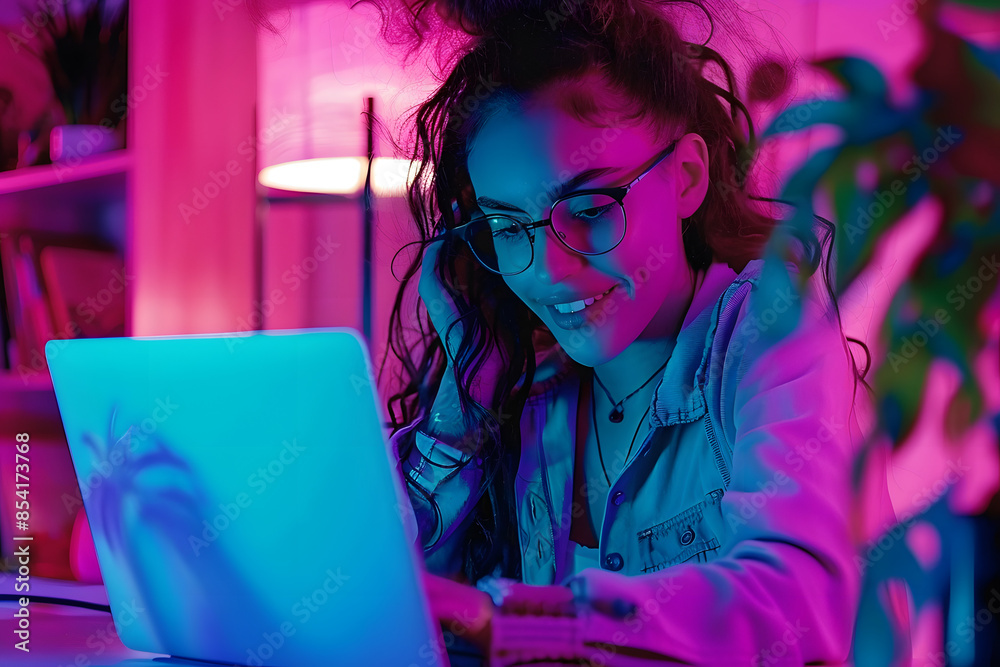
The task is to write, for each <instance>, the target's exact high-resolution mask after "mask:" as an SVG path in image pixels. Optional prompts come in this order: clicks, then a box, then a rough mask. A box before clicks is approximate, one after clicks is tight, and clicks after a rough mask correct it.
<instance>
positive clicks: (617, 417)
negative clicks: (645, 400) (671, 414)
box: [594, 353, 673, 424]
mask: <svg viewBox="0 0 1000 667" xmlns="http://www.w3.org/2000/svg"><path fill="white" fill-rule="evenodd" d="M670 356H673V353H671V355H670ZM669 362H670V357H667V360H666V361H664V362H663V365H662V366H660V368H659V369H658V370H657V371H656V372H655V373H653V374H652V375H651V376H650V378H649V379H648V380H646V381H645V382H643V383H642V387H639V389H636V390H635V391H633V392H632V393H631V394H629V395H628V396H626V397H625V398H623V399H622V400H620V401H618V402H617V403H615V399H613V398H611V392H610V391H608V388H607V387H605V386H604V383H603V382H601V378H599V377H597V371H594V378H595V379H596V380H597V384H599V385H601V389H603V390H604V393H605V394H606V395H607V397H608V401H610V402H611V405H613V406H614V407H613V408H611V412H610V413H608V419H610V420H611V421H612V422H614V423H615V424H618V423H620V422H621V420H623V419H625V408H624V406H623V404H624V403H625V401H627V400H628V399H630V398H632V397H633V396H635V395H636V394H637V393H638V392H639V391H640V390H641V389H642V388H643V387H645V386H646V385H647V384H649V383H650V382H652V381H653V378H655V377H656V376H657V375H659V374H660V373H662V372H663V369H664V368H666V367H667V364H668V363H669Z"/></svg>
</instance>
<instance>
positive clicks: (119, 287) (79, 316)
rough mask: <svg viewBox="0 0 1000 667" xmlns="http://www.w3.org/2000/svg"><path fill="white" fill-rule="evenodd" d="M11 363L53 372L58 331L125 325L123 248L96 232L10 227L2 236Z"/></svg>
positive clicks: (26, 371) (116, 331)
mask: <svg viewBox="0 0 1000 667" xmlns="http://www.w3.org/2000/svg"><path fill="white" fill-rule="evenodd" d="M0 265H2V271H0V273H2V275H3V295H2V296H3V297H4V301H5V303H4V311H5V312H6V314H7V317H8V323H9V332H8V333H9V338H10V342H9V343H8V344H7V352H8V353H7V355H6V357H7V359H6V361H7V367H8V368H9V369H10V370H11V371H12V372H14V373H17V374H19V375H20V376H21V377H22V379H24V380H26V381H27V380H28V379H29V378H30V377H31V376H35V375H38V374H40V373H47V372H48V364H47V362H46V360H45V343H46V342H47V341H49V340H52V339H66V338H80V337H84V338H92V337H101V336H121V335H124V333H125V288H126V282H127V279H126V276H125V270H124V261H123V259H122V257H121V255H120V254H119V253H118V252H117V251H116V250H114V249H113V248H111V247H109V246H108V245H107V244H106V243H104V242H102V241H101V240H100V239H98V238H95V237H91V236H81V235H68V234H55V233H48V232H37V231H24V230H18V231H12V232H7V233H6V234H5V235H3V237H2V238H0Z"/></svg>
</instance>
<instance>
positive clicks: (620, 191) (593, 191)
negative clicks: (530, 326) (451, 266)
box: [436, 139, 680, 276]
mask: <svg viewBox="0 0 1000 667" xmlns="http://www.w3.org/2000/svg"><path fill="white" fill-rule="evenodd" d="M678 141H680V139H674V140H673V141H672V142H670V145H669V146H667V147H666V148H665V149H664V150H663V151H661V152H660V153H659V154H658V155H657V156H655V157H654V158H653V163H652V164H651V165H649V166H648V167H647V168H646V169H644V170H643V171H642V173H641V174H639V175H638V176H636V177H635V178H633V179H632V180H631V181H630V182H628V183H626V184H625V185H619V186H617V187H611V188H587V189H584V190H576V191H574V192H569V193H567V194H564V195H562V196H561V197H558V198H557V199H556V200H555V201H553V202H552V203H551V204H549V215H548V217H547V218H544V219H541V220H535V221H532V222H522V221H521V220H518V219H517V218H515V217H513V216H510V215H507V214H505V213H494V214H492V215H488V216H485V215H484V216H482V217H476V218H475V219H473V220H470V221H469V222H467V223H465V224H462V225H459V226H458V227H454V228H452V229H448V230H445V232H444V233H443V234H441V235H440V236H438V237H436V239H444V238H446V237H448V236H449V235H454V236H457V237H458V238H460V239H462V240H463V241H465V242H466V243H468V244H469V248H470V249H471V250H472V254H473V255H475V257H476V260H477V261H478V262H479V263H480V264H481V265H482V266H483V268H485V269H486V270H487V271H491V272H493V273H496V274H498V275H501V276H516V275H518V274H519V273H524V272H525V271H527V270H528V269H530V268H531V265H532V264H534V263H535V235H534V234H533V233H531V231H532V230H534V229H538V228H541V227H546V226H549V227H551V226H552V209H554V208H555V207H556V205H557V204H559V203H560V202H562V201H565V200H567V199H571V198H573V197H578V196H580V195H607V196H609V197H611V198H612V199H614V200H615V201H616V202H618V206H620V207H621V210H622V226H623V228H622V236H621V238H620V239H618V241H616V242H615V244H614V245H613V246H611V247H610V248H608V249H607V250H602V251H601V252H582V251H580V250H577V249H576V248H572V247H570V246H569V245H568V244H567V243H566V242H565V241H563V239H562V238H561V237H560V236H559V234H555V237H556V240H557V241H559V243H561V244H562V245H563V246H564V247H565V248H566V249H567V250H570V251H571V252H574V253H576V254H578V255H584V256H587V257H594V256H597V255H604V254H606V253H609V252H611V251H612V250H614V249H615V248H617V247H618V246H619V245H621V242H622V241H624V240H625V234H626V232H627V231H628V214H627V213H626V211H625V195H627V194H628V193H629V191H631V190H632V188H633V187H634V186H635V185H636V184H638V183H639V181H641V180H642V179H643V178H644V177H645V176H646V175H647V174H648V173H649V172H651V171H653V169H655V168H656V167H657V165H659V164H660V163H661V162H663V161H664V160H666V159H667V158H668V157H670V155H672V154H673V152H674V150H675V149H676V148H677V142H678ZM484 218H505V219H507V220H510V221H511V222H513V223H515V224H516V225H518V226H519V227H522V228H523V229H524V231H525V232H527V233H528V239H529V244H530V246H531V259H530V260H529V261H528V265H527V266H525V267H524V268H523V269H521V270H520V271H514V272H513V273H504V272H502V271H497V270H496V269H492V268H490V267H489V266H486V263H485V262H484V261H483V260H481V259H480V258H479V255H478V254H477V253H476V251H475V247H474V246H473V245H472V243H469V240H468V239H467V238H466V237H467V235H468V234H467V233H468V229H469V226H470V225H472V224H474V223H477V222H481V221H482V220H483V219H484Z"/></svg>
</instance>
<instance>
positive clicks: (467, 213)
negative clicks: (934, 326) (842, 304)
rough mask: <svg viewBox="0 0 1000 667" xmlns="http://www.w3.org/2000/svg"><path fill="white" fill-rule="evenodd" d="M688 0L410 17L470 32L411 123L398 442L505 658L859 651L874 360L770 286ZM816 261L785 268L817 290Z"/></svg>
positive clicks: (742, 113)
mask: <svg viewBox="0 0 1000 667" xmlns="http://www.w3.org/2000/svg"><path fill="white" fill-rule="evenodd" d="M674 5H689V6H692V5H693V6H697V7H699V8H700V9H702V10H703V11H704V16H703V18H704V19H705V20H706V21H710V20H711V15H712V12H711V11H710V9H709V8H708V7H707V6H706V4H705V3H701V2H697V3H695V2H689V3H663V2H654V1H652V0H650V1H641V0H632V1H625V0H618V1H613V0H591V1H584V0H578V1H575V2H563V3H556V2H542V1H540V0H534V1H528V0H522V1H521V2H511V1H508V2H485V3H477V4H473V3H471V2H470V3H466V4H464V5H463V3H461V2H457V1H455V2H452V3H450V4H449V3H442V4H441V5H439V6H435V5H432V4H431V2H430V1H429V0H418V1H416V2H411V3H410V4H409V5H408V6H407V9H408V12H406V13H404V16H405V17H406V18H407V20H408V21H409V25H410V27H413V28H418V29H420V28H424V27H427V26H433V25H434V24H435V21H436V17H435V11H437V12H438V13H440V14H441V15H442V16H444V17H445V19H446V20H447V21H448V22H449V23H450V24H451V25H452V26H453V27H459V28H461V29H462V30H463V31H465V32H467V33H468V34H470V35H472V37H471V41H470V42H469V44H468V45H467V47H466V48H465V49H464V50H462V51H460V52H459V54H458V56H457V57H456V60H455V63H454V65H453V67H451V68H450V73H449V74H448V75H447V77H446V78H445V79H444V81H443V83H442V84H441V86H440V87H439V89H438V90H437V91H436V93H435V94H434V95H433V96H432V97H431V98H430V99H429V100H427V102H426V103H424V104H423V105H421V106H420V107H419V109H418V110H417V113H416V115H415V125H416V130H417V135H416V136H417V141H416V150H415V158H417V159H418V160H420V161H421V164H422V169H421V174H420V175H419V176H418V178H417V179H416V181H415V183H416V185H414V187H413V188H412V189H411V190H410V193H409V196H410V202H411V209H412V213H413V215H414V217H415V220H416V222H417V226H418V230H419V233H420V238H421V240H422V243H421V244H420V247H421V249H422V250H423V253H422V255H420V256H418V257H417V258H416V259H415V260H414V261H413V263H412V265H411V266H410V268H409V271H408V272H407V273H406V276H405V278H404V279H403V281H402V285H401V287H400V290H399V293H398V296H397V300H396V304H395V308H394V311H393V318H392V324H391V332H390V346H391V348H392V349H393V351H394V352H395V353H396V355H397V356H398V357H399V358H400V359H401V361H402V364H403V380H404V381H405V387H404V388H403V389H402V390H401V391H400V392H399V393H397V394H396V395H395V396H393V397H392V400H391V401H390V413H391V414H392V415H393V423H394V426H395V427H396V429H397V430H396V431H395V433H394V436H393V446H394V447H395V449H396V453H397V456H398V459H399V461H400V468H401V474H402V475H403V476H404V479H405V481H406V484H407V490H408V492H409V497H410V500H411V503H412V509H413V515H412V519H413V523H415V524H416V525H415V530H416V532H417V534H418V535H419V539H420V544H421V546H422V547H423V549H424V555H425V560H426V564H427V569H428V571H429V573H431V574H430V575H429V576H428V578H427V584H428V589H429V592H430V595H431V598H432V602H433V606H434V609H435V613H436V614H437V615H438V617H439V618H440V619H441V620H442V622H446V623H447V624H448V625H449V627H451V628H452V629H453V631H454V632H455V633H456V634H459V635H464V636H465V637H467V638H469V639H471V640H472V642H473V643H474V644H476V645H478V646H479V647H480V648H481V649H482V650H483V652H484V653H486V654H488V655H489V658H490V664H497V665H499V664H503V665H506V664H515V663H519V662H528V661H541V660H566V661H579V662H582V663H585V664H612V665H638V664H653V663H654V662H655V663H657V664H659V663H660V661H663V660H674V661H679V662H686V663H698V664H736V663H742V664H761V665H770V664H779V663H780V664H785V663H788V664H802V663H805V662H809V663H810V664H812V663H816V664H820V663H822V664H826V663H831V662H839V661H843V660H845V659H847V658H848V654H849V652H850V648H851V637H852V633H853V623H854V618H855V613H856V605H857V601H858V595H859V585H860V580H861V572H860V570H859V568H858V567H857V566H856V565H855V562H854V556H855V549H854V545H853V541H854V539H855V535H854V534H853V533H852V530H853V527H852V526H850V525H849V521H848V516H849V512H850V508H851V503H852V491H851V481H850V466H851V461H852V457H853V455H854V453H855V452H854V448H856V447H857V445H858V444H859V443H860V438H859V436H858V429H857V422H856V420H855V418H854V414H853V403H854V395H855V389H856V384H857V382H856V381H857V379H858V372H857V369H856V368H855V366H854V363H853V357H852V356H851V354H850V352H849V350H848V348H847V344H846V341H845V339H844V336H843V334H842V332H841V328H840V325H839V315H838V314H837V309H836V303H835V301H834V302H833V303H832V304H828V303H827V300H826V299H817V298H813V297H811V296H810V297H803V298H804V302H803V301H800V300H799V298H798V297H797V296H795V295H794V294H792V293H791V292H787V293H779V294H777V295H775V294H770V293H767V292H763V291H761V290H760V289H759V283H760V278H761V270H762V268H763V260H762V259H761V257H762V254H763V248H764V245H765V243H766V242H767V239H768V237H769V236H770V235H771V233H772V232H773V230H774V229H775V228H776V226H777V222H776V220H775V219H774V218H773V217H770V216H769V215H767V214H766V213H765V212H764V210H763V209H762V208H761V206H760V205H759V204H757V203H755V202H754V201H753V200H752V197H751V194H752V192H753V188H752V187H751V184H750V183H748V175H747V174H748V170H749V166H750V164H751V158H752V152H751V150H750V149H749V148H748V143H749V142H748V138H749V139H750V141H751V142H752V137H753V133H752V123H751V122H750V118H749V114H748V113H747V112H746V109H745V107H744V106H743V105H742V104H741V103H740V102H739V100H738V99H737V98H736V96H735V95H734V93H733V89H734V84H733V77H732V75H731V70H730V68H729V66H728V64H727V63H726V61H725V60H724V59H723V58H722V57H721V56H720V55H719V54H718V53H716V51H714V50H713V49H711V48H709V47H708V46H707V45H699V44H691V43H688V42H686V41H685V40H684V39H683V38H682V34H681V32H680V31H679V28H678V26H677V25H676V22H675V21H673V20H671V10H672V9H673V8H674V7H673V6H674ZM396 16H398V14H397V15H396ZM397 25H398V24H396V23H392V22H389V23H387V26H397ZM387 33H391V30H389V29H387ZM396 35H397V36H398V33H396ZM743 123H745V124H746V126H745V127H744V125H743ZM428 176H429V180H428V179H427V178H425V177H428ZM424 183H430V186H431V187H430V188H426V187H425V186H424V185H422V184H424ZM827 241H830V239H829V238H828V239H827ZM821 246H822V244H821V243H820V242H819V241H818V240H817V239H815V238H813V239H806V240H805V243H804V244H803V246H802V247H800V248H799V253H798V254H797V255H793V256H790V257H789V258H788V259H789V261H788V262H787V263H786V266H787V267H788V268H790V269H791V270H792V271H793V272H800V273H805V274H806V275H811V274H812V273H813V272H816V271H817V267H818V264H819V256H820V254H821V250H822V248H821ZM827 252H829V247H827ZM820 274H821V275H822V278H823V282H822V285H821V286H822V287H825V290H826V292H827V293H828V294H830V295H831V296H832V292H830V287H829V284H830V283H829V278H828V276H826V275H825V274H823V273H822V272H820ZM418 275H419V279H418V289H419V295H420V297H421V301H422V304H421V307H422V309H423V310H422V312H420V313H419V316H418V317H417V318H416V320H415V321H416V322H417V323H418V324H419V325H420V326H419V332H418V334H419V339H415V336H414V331H413V327H412V322H413V321H414V319H413V315H412V314H411V313H409V312H408V311H407V310H406V309H404V307H403V305H404V303H405V301H404V294H405V293H406V291H407V288H408V287H410V286H411V285H412V283H413V280H414V279H415V278H417V276H418ZM818 277H819V276H817V279H818ZM813 282H815V281H813ZM795 313H798V314H800V315H801V317H800V318H799V319H796V318H795V315H794V314H795ZM425 317H427V318H429V320H430V324H432V325H433V327H430V326H427V319H424V318H425ZM796 323H797V324H796ZM786 325H788V326H791V325H795V326H794V330H793V331H792V333H791V334H790V335H788V336H786V337H784V338H783V339H782V340H781V341H780V343H779V344H777V345H774V344H772V342H773V338H774V336H773V335H772V334H773V333H774V332H775V330H777V329H781V328H782V327H785V326H786ZM443 341H447V346H445V345H444V343H443ZM862 379H863V376H862ZM884 484H885V482H884V479H883V481H882V485H883V486H884ZM883 511H884V515H883V516H882V517H881V518H891V508H889V507H888V506H886V507H885V508H884V510H883ZM587 661H590V662H587Z"/></svg>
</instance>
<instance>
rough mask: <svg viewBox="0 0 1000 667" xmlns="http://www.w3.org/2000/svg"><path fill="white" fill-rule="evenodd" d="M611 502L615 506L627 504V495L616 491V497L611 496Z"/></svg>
mask: <svg viewBox="0 0 1000 667" xmlns="http://www.w3.org/2000/svg"><path fill="white" fill-rule="evenodd" d="M611 502H613V503H614V504H615V505H621V504H622V503H623V502H625V494H624V493H622V492H621V491H615V495H613V496H611Z"/></svg>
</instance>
